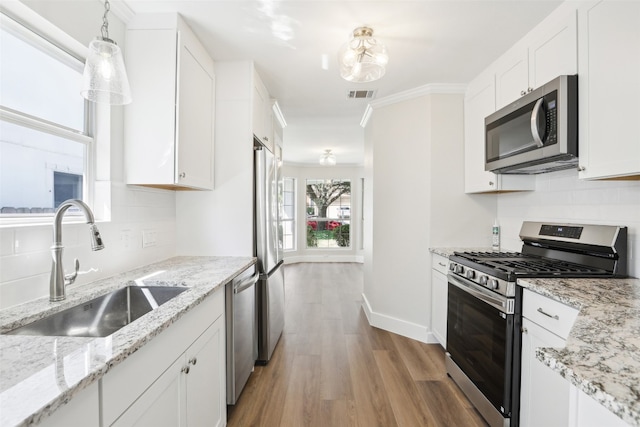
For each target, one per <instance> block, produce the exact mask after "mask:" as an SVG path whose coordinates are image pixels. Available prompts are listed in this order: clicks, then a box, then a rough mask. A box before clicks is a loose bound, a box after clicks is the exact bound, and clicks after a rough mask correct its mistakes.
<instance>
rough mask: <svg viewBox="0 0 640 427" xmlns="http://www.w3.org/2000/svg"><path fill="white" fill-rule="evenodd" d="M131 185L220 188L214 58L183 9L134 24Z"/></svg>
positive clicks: (128, 143)
mask: <svg viewBox="0 0 640 427" xmlns="http://www.w3.org/2000/svg"><path fill="white" fill-rule="evenodd" d="M125 53H126V63H127V70H128V74H129V81H130V84H131V91H132V96H133V102H132V103H131V104H130V105H127V106H125V107H124V108H125V144H124V147H125V169H126V182H127V184H135V185H145V186H150V187H158V188H167V189H176V190H180V189H190V190H194V189H202V190H212V189H213V177H214V172H213V155H214V152H213V139H214V105H215V74H214V63H213V61H212V60H211V58H210V57H209V55H208V54H207V51H206V50H205V49H204V47H203V46H202V45H201V44H200V42H199V40H198V39H197V38H196V36H195V35H194V34H193V32H192V31H191V29H190V28H189V26H188V25H187V24H186V23H185V22H184V21H183V20H182V18H180V16H179V15H177V14H157V15H155V14H151V15H138V16H136V17H135V18H134V19H133V20H132V21H131V22H129V24H128V28H127V44H126V49H125Z"/></svg>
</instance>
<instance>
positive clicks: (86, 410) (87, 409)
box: [38, 383, 100, 427]
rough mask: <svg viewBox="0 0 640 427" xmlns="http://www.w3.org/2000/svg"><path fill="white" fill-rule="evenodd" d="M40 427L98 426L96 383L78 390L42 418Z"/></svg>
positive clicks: (98, 400)
mask: <svg viewBox="0 0 640 427" xmlns="http://www.w3.org/2000/svg"><path fill="white" fill-rule="evenodd" d="M38 425H39V426H40V427H69V426H83V427H98V426H99V425H100V396H99V394H98V383H94V384H91V385H90V386H89V387H87V388H85V389H84V390H82V391H80V392H78V394H76V395H75V396H73V399H71V400H70V401H69V402H68V403H67V404H66V405H64V406H63V407H61V408H59V409H58V410H57V411H56V412H54V413H53V414H52V415H51V416H50V417H47V418H45V419H44V420H42V422H41V423H40V424H38Z"/></svg>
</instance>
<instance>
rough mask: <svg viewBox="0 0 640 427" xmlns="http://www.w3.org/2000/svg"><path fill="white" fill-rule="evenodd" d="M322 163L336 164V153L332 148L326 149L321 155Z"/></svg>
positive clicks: (325, 164)
mask: <svg viewBox="0 0 640 427" xmlns="http://www.w3.org/2000/svg"><path fill="white" fill-rule="evenodd" d="M320 164H321V165H322V166H335V164H336V155H335V154H333V153H332V152H331V150H324V153H323V154H322V155H321V156H320Z"/></svg>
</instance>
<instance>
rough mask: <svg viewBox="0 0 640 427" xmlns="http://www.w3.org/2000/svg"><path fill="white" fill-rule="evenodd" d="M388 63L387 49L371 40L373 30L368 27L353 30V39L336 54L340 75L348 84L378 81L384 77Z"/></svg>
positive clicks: (376, 41)
mask: <svg viewBox="0 0 640 427" xmlns="http://www.w3.org/2000/svg"><path fill="white" fill-rule="evenodd" d="M388 62H389V55H387V48H386V47H385V46H384V44H382V43H381V42H380V41H378V40H376V39H374V38H373V30H372V29H371V28H369V27H358V28H356V29H355V30H353V38H352V39H351V40H349V41H348V42H347V43H345V44H344V45H343V46H342V47H341V48H340V52H339V53H338V63H339V64H340V75H341V76H342V78H343V79H345V80H348V81H350V82H356V83H367V82H372V81H374V80H378V79H379V78H380V77H382V76H384V72H385V67H386V65H387V63H388Z"/></svg>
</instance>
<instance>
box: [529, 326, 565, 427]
mask: <svg viewBox="0 0 640 427" xmlns="http://www.w3.org/2000/svg"><path fill="white" fill-rule="evenodd" d="M522 329H523V333H522V373H521V388H520V390H521V392H520V425H521V426H522V427H546V426H558V427H559V426H566V425H568V420H569V382H568V381H567V380H565V379H564V378H562V376H560V374H558V373H557V372H554V371H552V370H551V368H549V367H548V366H546V365H544V364H543V363H542V362H541V361H540V360H538V359H537V358H536V348H538V347H564V346H565V344H566V343H565V340H563V339H562V338H560V337H559V336H557V335H555V334H552V333H551V332H549V331H547V330H546V329H544V328H542V327H540V326H538V325H536V324H535V323H533V322H531V321H530V320H528V319H523V320H522Z"/></svg>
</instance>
